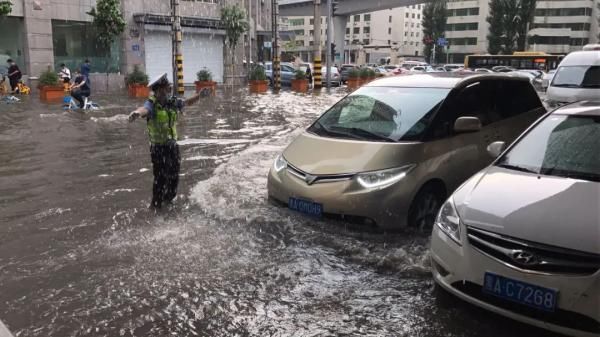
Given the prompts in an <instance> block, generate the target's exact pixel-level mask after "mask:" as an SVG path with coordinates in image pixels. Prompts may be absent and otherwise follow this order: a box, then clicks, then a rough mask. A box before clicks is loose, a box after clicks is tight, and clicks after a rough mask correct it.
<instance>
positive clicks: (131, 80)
mask: <svg viewBox="0 0 600 337" xmlns="http://www.w3.org/2000/svg"><path fill="white" fill-rule="evenodd" d="M125 82H126V83H127V92H128V93H129V96H130V97H148V96H149V95H150V89H149V88H148V75H146V74H145V73H144V72H143V71H141V70H140V67H139V66H138V65H137V64H136V65H134V66H133V71H132V72H131V73H129V74H127V77H125Z"/></svg>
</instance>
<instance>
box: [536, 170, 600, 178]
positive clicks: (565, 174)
mask: <svg viewBox="0 0 600 337" xmlns="http://www.w3.org/2000/svg"><path fill="white" fill-rule="evenodd" d="M540 174H543V175H546V176H556V177H564V178H572V179H580V180H589V181H600V175H597V174H593V173H585V172H573V171H567V170H561V169H557V168H556V167H548V168H542V170H541V172H540Z"/></svg>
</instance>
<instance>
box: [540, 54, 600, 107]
mask: <svg viewBox="0 0 600 337" xmlns="http://www.w3.org/2000/svg"><path fill="white" fill-rule="evenodd" d="M547 99H548V102H549V103H550V104H551V105H554V104H563V103H571V102H576V101H582V100H590V101H600V50H590V51H576V52H573V53H570V54H569V55H567V56H565V58H564V59H563V60H562V62H560V64H559V65H558V69H557V70H556V73H555V74H554V77H553V79H552V82H551V83H550V86H549V87H548V93H547Z"/></svg>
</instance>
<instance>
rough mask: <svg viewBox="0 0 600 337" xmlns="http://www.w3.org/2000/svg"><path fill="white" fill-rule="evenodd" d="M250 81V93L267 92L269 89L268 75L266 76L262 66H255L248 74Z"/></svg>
mask: <svg viewBox="0 0 600 337" xmlns="http://www.w3.org/2000/svg"><path fill="white" fill-rule="evenodd" d="M248 80H249V86H250V92H252V93H262V92H266V91H267V89H268V87H269V81H267V74H265V69H264V68H263V67H261V66H255V67H253V68H252V69H251V70H250V72H249V73H248Z"/></svg>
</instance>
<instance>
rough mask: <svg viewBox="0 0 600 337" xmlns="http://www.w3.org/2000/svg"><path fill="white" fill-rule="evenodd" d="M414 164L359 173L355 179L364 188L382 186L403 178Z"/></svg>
mask: <svg viewBox="0 0 600 337" xmlns="http://www.w3.org/2000/svg"><path fill="white" fill-rule="evenodd" d="M414 167H415V165H406V166H402V167H396V168H392V169H387V170H381V171H373V172H366V173H360V174H359V175H358V176H357V178H356V180H357V181H358V183H359V184H360V185H361V186H362V187H364V188H384V187H387V186H389V185H392V184H394V183H396V182H398V181H400V180H401V179H402V178H404V177H405V176H406V175H407V174H408V172H409V171H410V170H412V169H413V168H414Z"/></svg>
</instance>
